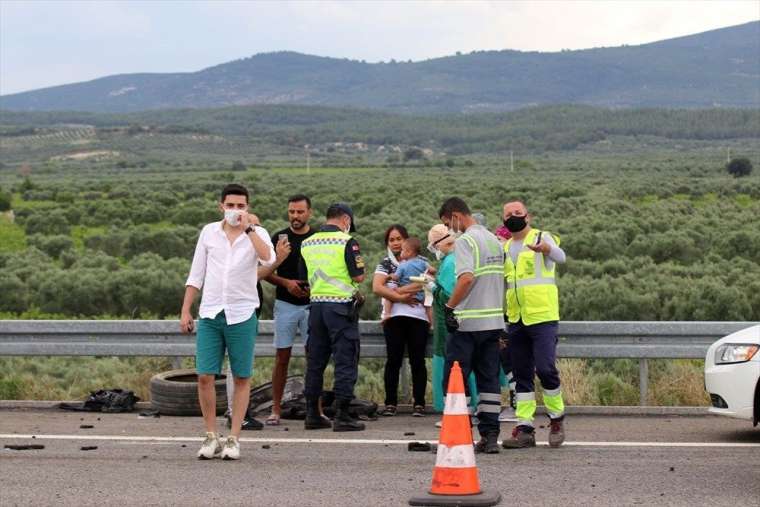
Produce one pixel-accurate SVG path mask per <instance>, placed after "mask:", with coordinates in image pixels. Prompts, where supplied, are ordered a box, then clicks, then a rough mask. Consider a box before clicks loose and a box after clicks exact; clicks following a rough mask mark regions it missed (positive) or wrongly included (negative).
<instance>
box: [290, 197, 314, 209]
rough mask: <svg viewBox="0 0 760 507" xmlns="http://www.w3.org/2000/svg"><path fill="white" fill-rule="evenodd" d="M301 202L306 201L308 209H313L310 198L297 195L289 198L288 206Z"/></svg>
mask: <svg viewBox="0 0 760 507" xmlns="http://www.w3.org/2000/svg"><path fill="white" fill-rule="evenodd" d="M301 201H306V207H307V208H309V209H311V199H309V196H307V195H304V194H296V195H291V196H290V197H288V204H290V203H291V202H301Z"/></svg>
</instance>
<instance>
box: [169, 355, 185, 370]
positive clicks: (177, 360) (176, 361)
mask: <svg viewBox="0 0 760 507" xmlns="http://www.w3.org/2000/svg"><path fill="white" fill-rule="evenodd" d="M171 362H172V369H173V370H179V369H180V368H182V358H181V357H179V356H174V357H172V359H171Z"/></svg>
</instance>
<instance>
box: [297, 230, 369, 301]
mask: <svg viewBox="0 0 760 507" xmlns="http://www.w3.org/2000/svg"><path fill="white" fill-rule="evenodd" d="M350 239H351V236H349V235H348V234H346V233H345V232H341V231H329V232H317V233H315V234H312V235H311V236H309V237H308V238H307V239H305V240H303V242H302V243H301V256H302V257H303V259H304V261H305V263H306V269H307V271H308V275H309V287H310V291H309V292H310V301H311V302H312V303H347V302H349V301H351V298H352V296H353V294H354V292H355V291H356V284H355V283H354V281H353V280H352V279H351V275H350V274H349V273H348V266H347V265H346V260H345V250H346V244H347V243H348V241H349V240H350Z"/></svg>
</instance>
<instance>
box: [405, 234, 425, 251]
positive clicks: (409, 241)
mask: <svg viewBox="0 0 760 507" xmlns="http://www.w3.org/2000/svg"><path fill="white" fill-rule="evenodd" d="M404 244H405V245H407V246H408V247H409V248H411V249H412V250H413V251H414V253H416V254H417V255H419V254H420V252H422V241H420V238H415V237H414V236H409V237H408V238H406V239H405V240H404Z"/></svg>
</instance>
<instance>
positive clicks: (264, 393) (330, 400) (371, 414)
mask: <svg viewBox="0 0 760 507" xmlns="http://www.w3.org/2000/svg"><path fill="white" fill-rule="evenodd" d="M303 388H304V378H303V376H301V375H293V376H290V377H288V378H287V380H286V381H285V391H284V392H283V394H282V403H281V404H280V417H281V418H283V419H297V420H303V419H305V418H306V397H305V396H304V395H303ZM334 403H335V393H333V392H332V391H324V393H323V394H322V406H323V408H324V411H325V415H326V416H327V417H333V416H334V415H335V407H334ZM271 411H272V383H271V382H267V383H266V384H262V385H260V386H257V387H254V388H253V389H251V399H250V403H249V404H248V415H249V416H251V417H255V416H256V415H262V414H268V413H270V412H271ZM348 412H349V414H351V416H352V417H355V418H358V419H363V420H374V419H376V418H377V403H375V402H373V401H367V400H360V399H358V398H354V399H353V400H351V405H350V406H349V408H348Z"/></svg>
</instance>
